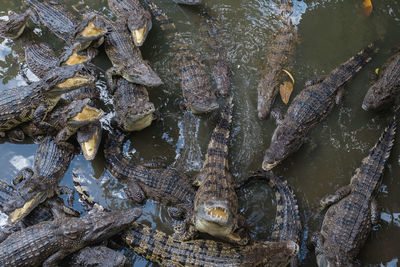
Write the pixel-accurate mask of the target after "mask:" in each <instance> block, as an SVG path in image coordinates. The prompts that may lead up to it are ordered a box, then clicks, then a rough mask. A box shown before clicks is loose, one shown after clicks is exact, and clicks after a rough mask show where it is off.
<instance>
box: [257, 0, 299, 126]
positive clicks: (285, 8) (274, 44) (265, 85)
mask: <svg viewBox="0 0 400 267" xmlns="http://www.w3.org/2000/svg"><path fill="white" fill-rule="evenodd" d="M280 8H281V10H282V12H281V16H280V25H279V26H277V27H278V29H277V31H276V34H275V35H274V37H273V40H272V41H271V44H270V45H269V48H268V54H267V57H266V59H267V62H266V67H265V70H264V74H263V76H262V77H261V80H260V82H259V83H258V87H257V92H258V104H257V110H258V118H259V119H265V118H266V117H267V116H268V115H269V113H270V112H271V108H272V105H273V104H274V102H275V98H276V96H277V95H278V93H279V84H280V83H281V82H282V81H283V78H284V77H283V76H284V75H286V74H284V72H283V71H282V69H285V68H288V65H289V63H290V61H291V59H292V57H293V55H294V52H295V47H296V42H297V32H296V28H295V27H294V26H293V24H292V21H291V18H290V14H291V13H292V11H293V3H292V0H281V1H280Z"/></svg>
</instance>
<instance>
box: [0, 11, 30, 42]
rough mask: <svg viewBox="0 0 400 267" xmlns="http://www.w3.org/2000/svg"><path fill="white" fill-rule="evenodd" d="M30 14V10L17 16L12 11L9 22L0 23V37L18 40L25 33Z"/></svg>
mask: <svg viewBox="0 0 400 267" xmlns="http://www.w3.org/2000/svg"><path fill="white" fill-rule="evenodd" d="M30 14H31V10H30V9H28V10H27V11H25V13H23V14H16V13H14V12H12V11H10V12H9V13H8V20H7V21H1V22H0V36H1V37H3V38H10V39H15V38H18V37H19V36H20V35H21V34H22V33H23V31H24V29H25V26H26V22H27V20H28V18H29V16H30Z"/></svg>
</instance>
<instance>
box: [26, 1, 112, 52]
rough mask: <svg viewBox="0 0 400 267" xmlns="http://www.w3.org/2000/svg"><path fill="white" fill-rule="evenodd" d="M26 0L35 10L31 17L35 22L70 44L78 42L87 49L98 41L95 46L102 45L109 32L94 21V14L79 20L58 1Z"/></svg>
mask: <svg viewBox="0 0 400 267" xmlns="http://www.w3.org/2000/svg"><path fill="white" fill-rule="evenodd" d="M24 2H25V3H26V4H28V6H29V7H30V8H31V10H32V11H33V14H32V15H31V17H32V20H33V21H34V22H35V23H37V24H39V23H40V24H42V25H43V26H45V27H46V28H48V29H49V30H50V31H51V32H52V33H54V34H55V35H56V36H57V37H58V38H60V39H62V40H64V41H65V42H66V43H67V44H68V45H73V44H75V43H76V42H78V43H79V44H80V49H85V48H87V47H88V46H89V45H90V44H91V43H93V42H96V44H95V46H100V45H101V43H102V40H103V37H104V35H105V33H106V32H107V31H106V29H105V28H99V26H98V25H96V24H95V23H94V16H95V15H94V14H86V15H85V16H84V17H83V19H82V21H80V22H79V19H78V18H76V17H75V16H74V15H72V14H71V13H70V12H68V11H67V10H66V8H65V7H64V5H63V4H62V3H59V2H57V1H54V0H53V1H45V2H44V1H39V0H24Z"/></svg>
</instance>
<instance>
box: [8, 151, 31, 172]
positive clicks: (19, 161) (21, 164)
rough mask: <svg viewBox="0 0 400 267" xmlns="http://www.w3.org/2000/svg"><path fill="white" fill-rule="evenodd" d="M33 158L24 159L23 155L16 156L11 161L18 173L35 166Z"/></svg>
mask: <svg viewBox="0 0 400 267" xmlns="http://www.w3.org/2000/svg"><path fill="white" fill-rule="evenodd" d="M33 160H34V157H33V156H29V157H24V156H21V155H16V156H14V157H12V158H11V159H10V163H11V165H13V166H14V168H16V169H17V170H18V171H20V170H22V169H23V168H27V167H32V166H33Z"/></svg>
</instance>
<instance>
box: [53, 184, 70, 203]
mask: <svg viewBox="0 0 400 267" xmlns="http://www.w3.org/2000/svg"><path fill="white" fill-rule="evenodd" d="M57 195H66V196H67V202H68V205H69V206H70V207H72V206H73V203H74V190H73V189H71V188H69V187H68V186H65V185H61V186H58V188H57Z"/></svg>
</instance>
